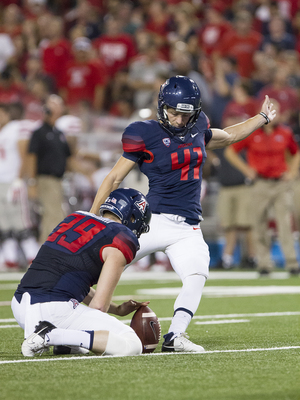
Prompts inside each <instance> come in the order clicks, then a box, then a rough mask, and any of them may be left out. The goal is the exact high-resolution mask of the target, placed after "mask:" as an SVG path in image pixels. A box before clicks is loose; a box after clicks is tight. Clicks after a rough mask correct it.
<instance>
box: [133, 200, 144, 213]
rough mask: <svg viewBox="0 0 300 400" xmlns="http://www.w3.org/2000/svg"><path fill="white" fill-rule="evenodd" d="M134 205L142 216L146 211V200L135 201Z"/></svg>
mask: <svg viewBox="0 0 300 400" xmlns="http://www.w3.org/2000/svg"><path fill="white" fill-rule="evenodd" d="M134 204H135V205H136V206H137V208H138V209H139V210H140V211H141V213H143V214H144V213H145V209H146V205H147V202H146V200H139V201H136V202H135V203H134Z"/></svg>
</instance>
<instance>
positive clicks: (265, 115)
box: [260, 111, 271, 125]
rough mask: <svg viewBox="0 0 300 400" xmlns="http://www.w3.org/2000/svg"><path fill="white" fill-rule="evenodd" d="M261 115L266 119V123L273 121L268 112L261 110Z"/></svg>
mask: <svg viewBox="0 0 300 400" xmlns="http://www.w3.org/2000/svg"><path fill="white" fill-rule="evenodd" d="M260 115H262V116H263V117H264V119H265V120H266V122H265V124H266V125H267V124H269V123H270V122H271V121H270V119H269V117H268V116H267V114H265V113H264V112H262V111H261V112H260Z"/></svg>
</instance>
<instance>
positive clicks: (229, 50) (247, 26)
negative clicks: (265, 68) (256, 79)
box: [216, 11, 262, 78]
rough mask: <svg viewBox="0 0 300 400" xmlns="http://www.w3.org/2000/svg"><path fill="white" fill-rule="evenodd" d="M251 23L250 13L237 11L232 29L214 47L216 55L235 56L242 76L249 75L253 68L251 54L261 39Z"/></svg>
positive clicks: (248, 76) (246, 76)
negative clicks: (215, 47)
mask: <svg viewBox="0 0 300 400" xmlns="http://www.w3.org/2000/svg"><path fill="white" fill-rule="evenodd" d="M251 25H252V16H251V14H250V13H249V12H248V11H239V12H238V13H237V14H236V15H235V19H234V29H232V30H231V31H229V32H227V33H226V34H225V35H224V37H223V38H222V39H221V41H220V43H219V46H218V47H217V49H216V55H221V56H222V57H224V56H231V57H235V58H236V60H237V65H238V72H239V74H240V76H242V77H244V78H250V77H251V74H252V72H253V70H254V64H253V55H254V53H255V51H256V50H257V49H258V47H259V45H260V43H261V40H262V35H261V34H260V33H258V32H256V31H254V30H253V29H252V28H251Z"/></svg>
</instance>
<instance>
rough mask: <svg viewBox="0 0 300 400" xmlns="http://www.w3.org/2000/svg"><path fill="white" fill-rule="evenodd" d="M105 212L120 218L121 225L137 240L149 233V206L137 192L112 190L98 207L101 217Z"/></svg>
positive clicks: (133, 190) (132, 190)
mask: <svg viewBox="0 0 300 400" xmlns="http://www.w3.org/2000/svg"><path fill="white" fill-rule="evenodd" d="M105 211H109V212H111V213H113V214H115V215H116V216H117V217H118V218H120V220H121V222H122V224H123V225H125V226H127V227H128V228H129V229H131V230H132V232H133V233H134V234H135V235H136V236H137V237H138V238H139V237H140V236H141V234H142V233H146V232H148V231H149V222H150V219H151V211H150V206H149V204H148V202H147V200H146V198H145V196H144V195H143V194H142V193H141V192H139V191H138V190H135V189H130V188H125V189H116V190H114V191H113V192H111V193H110V195H109V196H108V197H107V199H106V200H105V202H104V203H103V204H102V205H101V206H100V215H101V216H103V214H104V212H105Z"/></svg>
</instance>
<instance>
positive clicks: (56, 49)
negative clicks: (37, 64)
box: [41, 16, 72, 86]
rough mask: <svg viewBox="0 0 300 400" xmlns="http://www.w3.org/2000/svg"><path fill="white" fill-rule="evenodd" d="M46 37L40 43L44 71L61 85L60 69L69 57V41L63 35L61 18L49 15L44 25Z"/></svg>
mask: <svg viewBox="0 0 300 400" xmlns="http://www.w3.org/2000/svg"><path fill="white" fill-rule="evenodd" d="M46 29H47V34H48V39H49V40H47V41H43V42H42V44H41V55H42V62H43V69H44V71H45V72H46V73H47V74H49V75H50V76H51V77H52V78H53V79H54V80H55V82H56V84H57V86H61V79H62V71H64V69H65V65H66V63H67V62H68V61H69V60H70V59H71V57H72V56H71V43H70V42H69V40H67V39H66V38H64V36H63V30H64V25H63V20H62V19H61V18H60V17H54V16H53V17H51V19H50V24H49V26H47V27H46Z"/></svg>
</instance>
